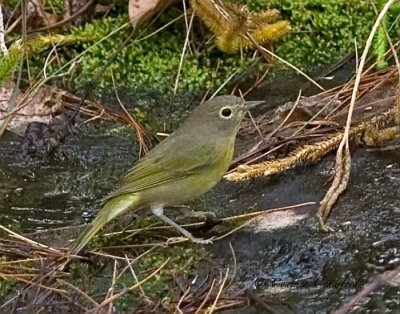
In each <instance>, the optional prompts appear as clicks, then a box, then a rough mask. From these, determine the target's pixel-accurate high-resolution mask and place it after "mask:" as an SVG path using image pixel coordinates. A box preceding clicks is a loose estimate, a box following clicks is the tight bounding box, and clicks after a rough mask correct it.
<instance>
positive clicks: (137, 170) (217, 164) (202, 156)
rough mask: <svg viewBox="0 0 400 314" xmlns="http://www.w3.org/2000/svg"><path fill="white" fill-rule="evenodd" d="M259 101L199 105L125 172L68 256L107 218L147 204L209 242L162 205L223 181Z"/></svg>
mask: <svg viewBox="0 0 400 314" xmlns="http://www.w3.org/2000/svg"><path fill="white" fill-rule="evenodd" d="M260 103H263V101H252V102H245V101H243V100H242V99H240V98H238V97H235V96H218V97H215V98H213V99H212V100H208V101H205V102H204V103H202V104H200V105H199V106H198V107H197V108H196V109H195V110H194V112H193V113H191V114H190V115H189V116H188V118H187V119H186V121H185V122H184V123H183V124H182V125H181V126H180V127H179V128H178V129H177V130H176V131H175V132H174V133H172V134H171V135H170V136H168V137H167V138H166V139H165V140H163V141H162V142H161V143H159V144H158V145H157V146H156V147H154V148H153V149H152V150H151V151H150V152H149V153H148V154H147V155H146V156H145V157H143V158H142V159H140V160H139V161H137V162H136V164H134V166H133V167H132V168H131V169H130V170H129V171H128V172H127V173H126V175H125V176H124V178H123V180H122V182H121V184H120V186H119V188H118V189H117V190H115V191H114V192H112V193H111V194H110V195H108V197H107V198H106V202H105V204H104V206H103V207H102V209H101V210H100V212H99V214H98V215H97V217H96V218H95V219H94V220H93V221H92V223H91V224H90V226H89V228H88V229H87V230H86V231H84V232H83V233H82V235H81V236H80V237H78V239H77V240H76V241H75V243H74V244H73V247H72V250H71V252H72V254H77V253H79V251H80V250H82V249H83V248H84V247H85V245H86V244H87V243H88V242H89V240H90V239H91V238H92V237H93V236H94V235H96V233H97V232H98V231H99V230H100V229H101V228H102V227H103V226H104V225H105V224H106V223H108V222H109V221H111V220H113V219H114V218H116V217H117V216H119V215H121V214H124V213H126V212H127V211H129V210H134V211H138V210H140V209H142V208H146V207H150V208H151V211H152V212H153V214H154V215H156V216H157V217H159V218H160V219H161V220H163V221H164V222H165V223H167V224H169V225H170V226H172V227H174V228H175V229H176V230H178V231H179V232H180V233H181V234H182V235H184V236H185V237H187V238H189V239H190V240H191V241H192V242H195V243H201V244H207V243H211V242H212V241H211V240H203V239H199V238H196V237H194V236H193V235H192V234H191V233H190V232H189V231H187V230H186V229H184V228H182V227H181V226H179V225H178V224H177V223H175V222H174V221H172V220H171V219H170V218H168V217H167V216H165V215H164V213H163V209H164V207H165V206H174V205H180V204H183V203H185V202H187V201H190V200H192V199H194V198H196V197H198V196H200V195H201V194H203V193H204V192H206V191H208V190H209V189H211V188H212V187H213V186H214V185H215V184H217V183H218V182H219V181H220V180H221V178H222V176H223V175H224V174H225V172H226V171H227V170H228V168H229V165H230V163H231V161H232V156H233V149H234V144H235V139H236V134H237V132H238V130H239V127H240V122H241V121H242V119H243V117H244V116H245V114H246V112H247V111H248V110H249V109H250V108H252V107H255V106H256V105H258V104H260Z"/></svg>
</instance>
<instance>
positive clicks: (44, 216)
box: [0, 130, 400, 313]
mask: <svg viewBox="0 0 400 314" xmlns="http://www.w3.org/2000/svg"><path fill="white" fill-rule="evenodd" d="M91 134H92V135H91ZM93 134H95V132H93V131H91V130H86V131H85V132H84V133H83V134H79V135H75V136H73V137H71V138H69V139H68V140H67V141H66V143H64V144H63V145H62V146H61V147H60V149H59V151H58V152H57V155H56V156H55V157H53V158H45V159H43V158H39V159H31V158H28V157H24V156H23V155H22V154H21V152H20V144H21V139H20V138H19V137H17V136H15V135H12V134H7V135H6V136H5V138H3V139H2V141H1V145H0V200H1V205H0V206H1V210H0V215H1V216H0V219H1V223H2V224H4V225H8V226H12V227H13V228H14V229H15V230H21V231H24V232H30V231H37V230H40V229H47V228H55V227H62V226H70V225H78V224H81V223H83V222H84V221H85V220H90V219H91V216H92V215H94V214H95V213H96V212H97V210H98V208H99V205H100V200H101V198H102V197H103V196H104V195H105V194H106V193H107V192H109V191H110V190H111V189H112V187H113V186H114V185H115V183H116V182H117V180H118V178H119V177H120V176H121V175H122V174H123V173H124V172H125V171H126V170H127V169H128V168H129V167H130V165H131V164H132V162H133V161H134V160H135V159H136V158H137V156H136V152H135V147H134V145H133V144H132V143H133V140H132V139H124V138H121V137H118V136H115V135H111V136H110V135H104V136H98V135H93ZM332 164H333V158H332V156H330V157H328V158H325V159H324V160H323V161H322V162H320V163H319V164H317V165H310V166H306V167H302V168H298V169H295V170H291V171H286V172H284V173H281V174H279V175H274V176H271V177H265V178H259V179H256V180H254V181H252V182H241V183H231V182H222V183H220V184H219V185H218V186H217V187H216V188H215V189H214V190H213V191H211V192H209V193H207V194H206V195H204V196H203V197H202V198H201V199H200V200H198V201H196V202H194V203H193V204H192V207H193V208H196V209H205V208H207V209H212V210H213V211H215V212H217V215H218V216H222V217H224V216H231V215H235V214H239V213H243V212H244V211H246V212H249V211H259V210H263V209H269V208H274V207H280V206H286V205H293V204H297V203H302V202H310V201H315V202H318V201H319V200H321V198H322V197H323V195H324V193H325V192H326V190H327V189H328V187H329V179H330V178H331V173H330V168H331V166H332ZM200 207H201V208H200ZM316 209H317V207H316V206H315V205H314V206H308V207H305V208H301V209H295V210H291V211H283V212H276V213H272V214H269V215H266V216H264V217H259V218H257V220H256V221H255V222H254V223H253V224H252V225H251V226H249V227H247V228H246V229H243V230H240V231H238V232H236V233H234V234H233V235H231V236H229V237H227V238H225V239H223V240H220V241H217V242H216V243H215V244H214V245H212V246H209V247H208V249H209V250H210V252H211V254H213V256H214V257H215V258H214V266H215V267H216V268H220V267H221V266H223V267H229V269H231V272H233V269H235V271H236V274H235V280H234V282H233V284H232V286H231V287H230V290H229V294H230V295H232V296H235V295H238V294H241V293H242V292H243V291H245V290H249V291H251V292H253V293H254V294H257V295H259V296H260V297H261V298H262V300H263V301H265V302H266V303H268V304H270V306H271V307H272V308H273V309H274V310H275V311H276V312H277V313H291V312H293V313H327V312H330V311H332V310H334V309H336V308H338V307H339V306H340V305H341V304H342V303H343V302H344V301H345V300H347V299H348V297H350V296H351V295H352V294H354V293H355V292H356V291H358V290H359V289H361V287H362V286H363V285H364V284H365V283H367V282H368V281H369V280H371V279H372V278H374V277H375V276H377V275H379V274H382V273H383V272H384V271H385V270H390V269H393V268H394V267H396V266H397V265H399V264H400V149H395V150H387V151H375V150H369V149H367V148H358V149H357V150H356V152H355V153H354V154H353V168H352V175H351V181H350V184H349V186H348V189H347V191H346V193H345V194H344V195H343V196H342V197H341V198H340V200H339V202H338V204H337V206H336V207H335V208H334V211H333V213H332V215H331V218H330V221H329V222H330V225H331V226H332V227H333V228H334V229H335V231H336V232H334V233H330V234H323V233H320V232H318V231H317V230H316V220H315V218H314V215H315V212H316ZM217 228H218V227H217ZM212 232H213V230H211V231H209V233H207V234H201V236H203V237H207V236H211V235H212ZM65 240H66V239H65V237H64V238H63V236H61V235H60V238H56V239H52V240H51V241H50V242H51V243H53V244H54V245H58V244H62V243H63V242H64V241H65ZM46 242H49V241H46ZM229 243H231V244H232V248H233V251H234V256H235V258H233V254H232V250H231V249H230V246H229ZM234 259H236V266H235V262H234ZM207 267H209V266H207ZM399 308H400V289H399V286H398V285H397V286H396V285H389V284H388V285H385V286H384V288H381V289H379V290H378V291H376V292H374V293H373V294H371V295H370V296H369V298H368V299H367V300H366V301H365V302H364V303H363V304H362V305H361V307H360V308H359V309H357V310H356V311H355V313H396V311H398V309H399ZM240 312H241V313H265V310H264V309H261V308H260V307H258V306H256V305H255V306H251V307H249V308H248V309H245V310H243V309H242V310H240ZM229 313H239V311H229Z"/></svg>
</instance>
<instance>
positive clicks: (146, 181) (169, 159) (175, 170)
mask: <svg viewBox="0 0 400 314" xmlns="http://www.w3.org/2000/svg"><path fill="white" fill-rule="evenodd" d="M215 160H216V155H215V151H214V149H212V148H211V147H210V145H203V146H202V147H198V146H197V147H196V149H195V151H191V150H190V149H189V150H188V149H187V148H185V149H184V150H180V151H179V150H176V151H173V150H170V153H166V154H150V155H149V156H146V157H144V158H142V159H141V160H139V161H138V162H137V163H136V164H135V165H134V166H133V167H132V169H130V170H129V171H128V172H127V174H126V175H125V176H124V178H123V179H122V182H121V185H120V187H119V188H118V189H117V190H116V191H114V192H113V193H111V194H110V195H109V196H108V197H107V199H109V198H112V197H115V196H117V195H121V194H126V193H136V192H139V191H142V190H144V189H147V188H151V187H154V186H157V185H160V184H163V183H166V182H168V181H172V180H176V179H179V178H183V177H186V176H188V175H191V174H195V173H199V172H202V171H204V170H206V169H208V166H210V165H211V164H212V163H213V162H214V161H215Z"/></svg>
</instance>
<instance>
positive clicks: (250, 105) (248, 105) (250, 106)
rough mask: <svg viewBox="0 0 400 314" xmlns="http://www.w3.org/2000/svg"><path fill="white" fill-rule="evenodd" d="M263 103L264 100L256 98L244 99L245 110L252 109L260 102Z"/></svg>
mask: <svg viewBox="0 0 400 314" xmlns="http://www.w3.org/2000/svg"><path fill="white" fill-rule="evenodd" d="M263 103H265V101H264V100H257V101H246V102H245V103H244V105H245V107H246V109H247V110H250V109H253V108H254V107H257V106H258V105H260V104H263Z"/></svg>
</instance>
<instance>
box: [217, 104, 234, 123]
mask: <svg viewBox="0 0 400 314" xmlns="http://www.w3.org/2000/svg"><path fill="white" fill-rule="evenodd" d="M232 115H233V111H232V108H231V107H223V108H221V110H220V111H219V116H220V118H222V119H224V120H229V119H231V118H232Z"/></svg>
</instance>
